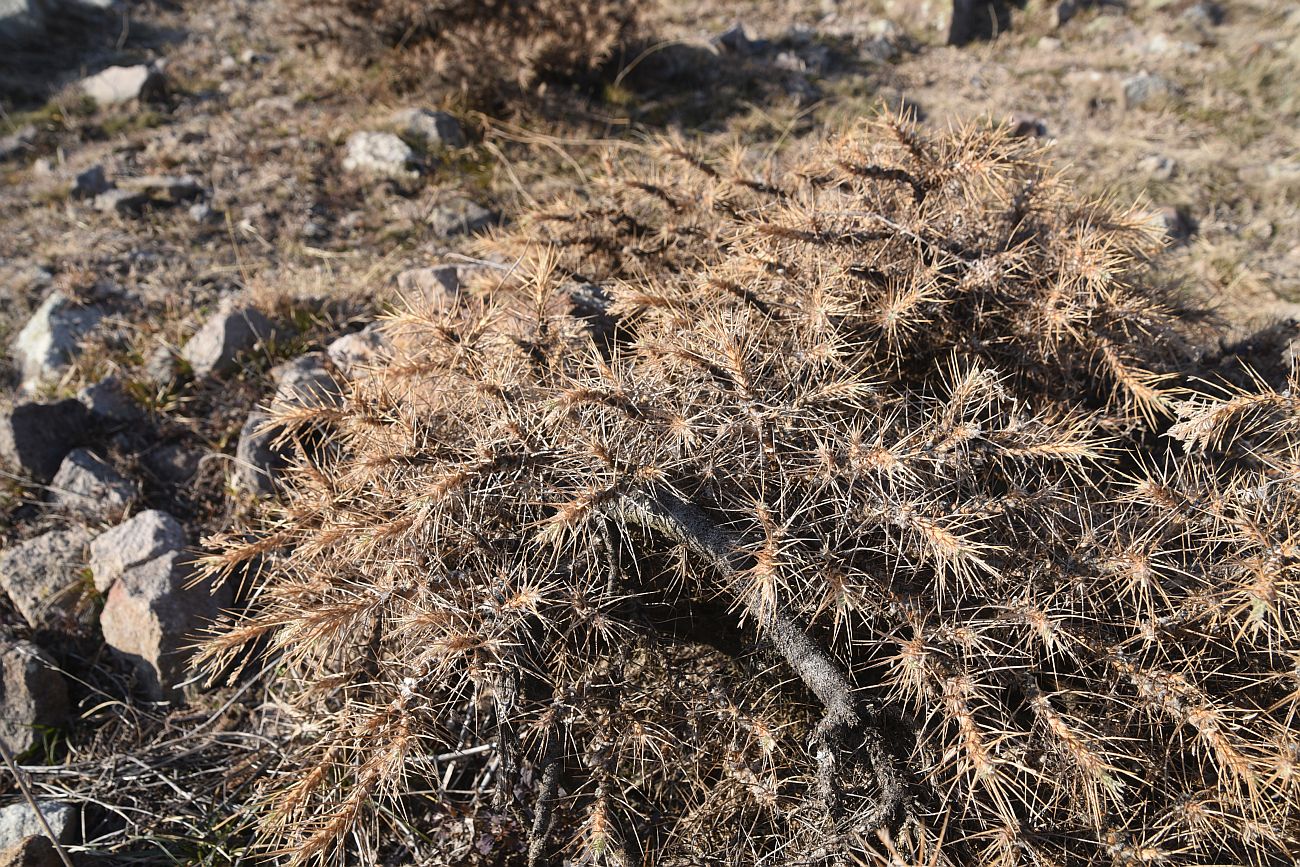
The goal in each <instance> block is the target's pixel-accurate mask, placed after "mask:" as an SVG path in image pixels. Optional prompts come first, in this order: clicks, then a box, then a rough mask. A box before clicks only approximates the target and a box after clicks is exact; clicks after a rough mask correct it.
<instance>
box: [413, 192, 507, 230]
mask: <svg viewBox="0 0 1300 867" xmlns="http://www.w3.org/2000/svg"><path fill="white" fill-rule="evenodd" d="M425 221H426V222H427V223H428V224H429V226H430V227H431V228H432V229H433V233H434V234H435V235H437V236H438V237H440V238H451V237H454V236H456V235H468V234H472V233H474V232H478V231H480V230H482V229H485V228H487V227H488V226H490V225H492V224H493V223H495V222H496V221H497V216H496V214H494V213H492V212H491V211H489V210H488V209H487V208H485V207H483V206H482V205H480V204H478V203H477V202H472V201H470V200H469V199H463V198H459V197H457V198H454V199H451V200H449V201H446V202H441V203H439V204H438V205H436V206H434V208H433V210H431V211H430V212H429V216H428V217H426V218H425Z"/></svg>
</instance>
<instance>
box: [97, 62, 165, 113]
mask: <svg viewBox="0 0 1300 867" xmlns="http://www.w3.org/2000/svg"><path fill="white" fill-rule="evenodd" d="M161 84H162V74H161V73H160V72H159V71H158V70H157V69H156V68H155V67H153V66H150V65H147V64H140V65H138V66H110V67H108V68H107V69H105V70H103V71H102V72H97V73H95V74H94V75H92V76H90V77H88V78H84V79H82V81H81V89H82V90H83V91H84V92H85V94H86V96H89V97H90V98H91V99H93V100H94V101H95V103H96V104H97V105H100V106H108V105H117V104H119V103H123V102H130V101H131V100H133V99H140V98H145V99H147V98H149V97H150V96H151V95H152V94H153V93H154V92H156V91H157V90H158V89H159V88H160V87H161Z"/></svg>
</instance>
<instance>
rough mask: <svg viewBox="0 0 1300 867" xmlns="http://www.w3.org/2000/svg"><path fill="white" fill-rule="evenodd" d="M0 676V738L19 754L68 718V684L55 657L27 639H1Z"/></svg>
mask: <svg viewBox="0 0 1300 867" xmlns="http://www.w3.org/2000/svg"><path fill="white" fill-rule="evenodd" d="M0 678H3V690H4V691H3V693H0V741H2V742H3V743H4V745H5V746H6V747H7V748H8V749H9V752H10V753H11V754H13V755H15V756H21V755H23V754H24V753H27V752H28V751H30V750H33V749H36V748H38V747H40V746H41V745H43V744H44V743H45V738H46V734H47V733H48V732H49V730H51V729H57V728H60V727H61V726H63V725H64V724H65V723H66V722H67V721H68V714H69V712H70V709H71V705H70V704H69V703H68V686H67V684H66V683H64V682H63V675H62V674H60V673H59V671H58V669H57V668H56V667H55V665H54V660H53V659H51V658H50V657H49V655H48V654H46V653H45V651H43V650H41V649H40V648H39V647H37V646H36V645H35V644H33V643H32V642H30V641H12V642H9V641H6V642H0Z"/></svg>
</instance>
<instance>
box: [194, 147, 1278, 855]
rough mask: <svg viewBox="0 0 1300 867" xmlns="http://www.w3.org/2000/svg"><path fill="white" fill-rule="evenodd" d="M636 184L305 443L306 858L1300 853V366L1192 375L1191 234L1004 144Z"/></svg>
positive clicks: (611, 181)
mask: <svg viewBox="0 0 1300 867" xmlns="http://www.w3.org/2000/svg"><path fill="white" fill-rule="evenodd" d="M611 165H612V168H611V172H610V174H609V176H608V177H606V178H605V179H603V180H599V181H596V182H593V184H592V186H591V187H590V188H588V189H584V190H582V191H580V192H578V193H575V194H574V195H573V198H572V200H569V201H560V202H556V203H552V205H551V206H550V207H549V208H548V209H546V210H544V211H538V212H536V213H533V214H531V215H528V216H527V217H526V218H525V219H523V220H521V221H520V222H519V223H518V225H517V227H516V228H514V229H512V230H510V232H509V234H506V235H503V236H501V237H497V238H495V239H493V240H492V242H491V252H492V253H494V255H496V256H498V257H504V259H505V260H506V261H512V262H515V263H516V265H515V267H514V268H513V269H512V270H510V271H509V272H501V273H499V274H494V275H493V276H491V277H490V278H484V279H483V280H482V281H481V282H480V284H478V285H477V286H476V287H475V290H474V291H467V292H466V293H465V294H464V296H463V297H462V299H461V303H459V304H458V305H456V306H454V307H451V308H438V309H418V308H417V309H410V310H406V311H404V312H402V313H400V314H398V315H395V316H394V317H393V318H392V320H391V321H390V322H389V323H388V329H387V333H388V335H389V338H390V340H391V341H392V344H393V349H392V353H391V357H390V358H388V359H387V360H386V361H385V363H384V364H383V365H381V366H380V367H378V368H376V369H375V370H373V371H371V372H370V373H369V374H368V375H367V376H364V377H362V378H361V379H359V380H358V381H357V382H356V383H355V384H354V385H353V387H352V389H351V392H350V395H349V397H348V400H347V403H346V405H345V406H342V407H337V406H336V407H328V408H317V409H299V410H295V411H293V412H292V413H290V414H289V415H288V416H286V417H285V418H283V419H282V420H281V421H282V422H283V424H284V425H285V429H286V430H287V431H288V432H289V433H288V434H286V436H288V437H290V438H291V439H292V438H295V437H300V438H301V441H302V442H303V443H304V447H303V448H302V449H301V450H300V456H299V460H298V463H297V466H296V469H295V470H294V473H293V484H292V485H291V490H290V492H289V495H288V497H287V501H286V503H285V504H284V505H283V506H281V507H280V509H279V511H278V512H277V513H275V514H273V515H269V516H267V518H266V521H265V523H264V524H263V525H262V526H260V527H259V528H256V529H255V531H254V533H253V534H252V537H251V541H250V539H249V537H242V538H240V539H230V540H227V542H226V543H225V546H224V549H223V550H222V551H221V552H220V553H219V554H217V555H215V556H214V557H213V559H212V561H211V563H210V566H211V568H213V569H215V570H223V569H224V570H234V569H237V568H247V569H250V570H252V572H253V573H254V575H255V579H254V584H255V587H256V594H255V599H254V603H253V607H252V609H251V611H250V613H249V614H248V616H247V617H246V618H245V619H244V620H242V621H241V622H238V623H235V624H232V625H231V626H230V627H229V629H228V630H227V631H225V632H224V633H223V634H221V635H218V636H216V637H214V638H213V639H212V641H211V643H210V644H209V645H208V650H207V652H208V655H209V657H210V658H211V660H212V662H213V664H214V665H223V664H226V663H228V662H229V661H230V660H231V659H234V658H236V657H237V656H238V654H240V653H241V652H243V651H244V649H245V648H246V646H248V645H250V644H254V643H257V644H259V645H264V646H265V647H266V648H268V650H267V651H266V652H269V653H270V654H272V655H273V656H274V657H275V659H276V661H277V664H278V667H279V668H278V670H279V671H281V672H282V674H281V675H280V676H279V677H280V681H281V688H282V689H283V690H284V692H285V694H286V695H287V696H290V697H292V699H293V700H294V702H295V703H296V704H297V706H298V708H299V709H300V711H301V713H302V714H303V719H304V726H303V732H304V733H303V737H302V740H301V745H300V748H299V752H298V756H299V760H300V762H301V766H302V768H303V769H304V771H303V772H301V773H290V774H287V775H285V776H284V777H273V778H271V779H270V781H269V784H268V798H269V801H268V808H267V811H266V813H265V815H264V824H263V830H264V832H265V834H266V837H267V839H268V841H270V842H271V843H274V844H276V845H280V846H283V848H284V851H286V852H293V858H292V859H291V860H293V861H295V862H301V863H306V862H313V863H316V862H323V861H326V860H331V859H332V858H334V857H336V856H337V855H338V853H339V852H340V851H342V850H343V849H346V848H349V847H356V846H358V845H362V846H369V845H372V844H373V841H376V840H379V839H383V837H384V834H383V833H382V832H381V831H380V830H379V829H381V828H383V827H385V826H386V824H397V825H400V824H402V823H403V822H411V823H414V824H420V823H424V824H425V827H433V826H435V825H437V824H438V823H439V822H452V821H453V819H452V817H453V816H456V815H464V813H465V811H466V810H474V811H476V812H474V813H473V815H474V816H476V817H477V818H476V819H475V822H476V823H477V824H476V830H477V832H478V833H480V834H482V835H486V836H484V837H481V838H480V839H486V840H488V841H489V845H487V848H486V849H483V848H482V847H479V848H475V847H474V846H467V848H466V850H465V852H464V853H462V855H463V858H462V857H461V856H456V857H457V858H460V859H461V860H462V861H463V862H464V863H471V861H472V859H473V858H481V859H485V860H488V861H500V862H506V863H508V862H512V861H515V862H518V863H527V864H531V865H536V864H546V863H552V861H553V860H558V859H559V858H560V857H566V858H570V859H573V860H574V861H575V862H582V863H597V864H605V863H608V864H628V865H630V864H634V863H657V864H701V863H735V864H742V863H743V864H795V863H807V864H822V863H825V864H842V863H881V864H928V865H939V864H951V865H966V864H989V865H994V864H996V865H1022V864H1023V865H1042V864H1060V865H1085V864H1089V865H1090V864H1098V865H1101V864H1107V865H1109V864H1135V865H1136V864H1149V863H1164V864H1211V863H1214V864H1228V863H1231V864H1289V863H1293V861H1294V857H1295V856H1294V854H1293V853H1294V852H1295V851H1297V847H1298V846H1300V841H1297V840H1296V833H1297V803H1298V802H1297V790H1296V785H1297V779H1296V775H1295V772H1294V771H1295V769H1296V767H1297V761H1298V760H1300V738H1298V737H1297V734H1296V727H1295V711H1296V707H1297V701H1298V700H1300V686H1298V677H1300V675H1298V674H1297V672H1298V671H1300V668H1298V665H1300V662H1298V661H1300V645H1298V644H1297V635H1296V627H1297V623H1296V610H1297V609H1296V603H1297V599H1296V578H1297V564H1298V563H1300V551H1298V549H1297V541H1296V540H1297V538H1300V534H1298V530H1300V527H1297V515H1298V514H1300V453H1298V451H1297V448H1298V446H1300V412H1297V410H1298V409H1300V407H1297V405H1296V404H1297V401H1296V398H1294V397H1293V396H1292V394H1293V392H1294V389H1295V387H1296V386H1297V385H1300V382H1297V377H1296V376H1295V375H1294V374H1293V375H1292V378H1291V381H1290V382H1289V383H1275V384H1274V386H1275V388H1272V387H1269V385H1268V384H1266V383H1256V387H1253V388H1250V389H1245V390H1232V389H1230V388H1229V387H1227V386H1226V385H1225V386H1221V387H1216V388H1215V389H1214V390H1212V391H1210V390H1206V389H1208V388H1209V387H1208V386H1203V387H1202V390H1201V391H1194V390H1192V389H1191V388H1190V386H1189V383H1190V382H1191V380H1190V378H1189V374H1190V373H1191V372H1192V371H1193V370H1194V367H1195V354H1194V352H1193V351H1192V347H1194V346H1195V345H1196V344H1197V340H1198V339H1199V334H1200V331H1201V329H1202V328H1203V325H1202V322H1201V318H1200V317H1199V316H1198V315H1197V314H1196V313H1195V312H1194V311H1191V310H1189V309H1186V308H1185V305H1184V304H1183V302H1182V300H1181V298H1180V296H1179V295H1178V294H1177V293H1176V292H1175V291H1174V290H1170V289H1167V288H1165V287H1163V286H1161V285H1160V284H1159V282H1158V281H1157V280H1155V279H1154V277H1153V275H1152V274H1151V273H1150V271H1149V270H1148V268H1147V266H1146V262H1147V260H1148V258H1149V256H1150V255H1151V253H1152V252H1153V251H1154V250H1155V249H1156V247H1157V241H1156V238H1155V236H1154V234H1153V232H1152V229H1151V226H1150V225H1149V224H1148V223H1147V222H1146V221H1145V220H1144V219H1143V218H1141V216H1140V215H1137V214H1133V213H1127V212H1123V211H1119V210H1116V209H1114V208H1112V207H1110V206H1107V205H1105V204H1102V203H1095V202H1084V201H1080V200H1078V199H1077V198H1076V197H1075V196H1074V195H1073V193H1072V192H1071V190H1070V189H1069V186H1068V183H1065V182H1063V181H1062V180H1061V179H1060V178H1058V177H1056V176H1054V175H1053V174H1052V173H1051V172H1050V170H1049V169H1048V168H1047V166H1046V163H1045V162H1044V159H1043V155H1042V154H1041V153H1039V152H1038V151H1037V150H1035V149H1034V148H1033V146H1032V145H1030V144H1027V143H1025V142H1024V141H1023V140H1019V139H1015V138H1012V137H1010V136H1009V135H1008V134H1007V133H1006V131H1004V130H999V129H987V128H969V129H964V130H958V131H955V132H952V133H949V134H944V135H925V134H922V133H921V132H920V131H918V130H917V129H915V128H913V127H911V126H908V125H906V124H902V123H897V122H889V121H886V122H880V123H874V124H870V125H866V126H864V127H862V128H860V129H857V130H855V131H853V132H852V133H850V134H848V135H845V136H844V137H842V138H840V139H837V140H833V141H829V142H824V143H820V144H818V145H816V146H814V147H811V148H810V149H809V150H808V151H807V152H805V153H801V154H798V155H796V156H795V157H793V158H791V159H789V160H787V161H783V162H781V163H775V162H770V161H768V162H764V161H760V160H758V159H757V158H756V157H755V156H754V155H751V154H749V153H746V152H743V151H740V152H736V153H733V154H723V155H721V156H718V157H710V156H708V155H704V154H701V153H698V152H696V151H695V150H693V149H692V148H691V147H690V146H688V145H686V144H685V143H683V142H680V141H671V140H670V141H665V142H663V143H661V144H660V145H659V146H658V147H657V148H655V149H652V150H650V151H647V152H638V153H636V154H634V155H624V156H622V157H619V158H618V159H613V158H612V159H611ZM593 299H595V300H593ZM322 431H323V432H324V433H325V435H324V436H321V432H322ZM309 433H310V436H308V434H309ZM358 841H362V842H360V843H359V842H358ZM484 852H487V853H488V854H487V855H484V854H483V853H484ZM473 853H477V854H473ZM442 854H443V855H444V857H450V856H448V853H446V852H444V853H442ZM453 860H455V859H453Z"/></svg>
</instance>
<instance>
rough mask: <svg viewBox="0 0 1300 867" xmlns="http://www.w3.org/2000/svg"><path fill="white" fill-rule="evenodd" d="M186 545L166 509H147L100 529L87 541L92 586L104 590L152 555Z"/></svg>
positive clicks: (178, 523)
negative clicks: (104, 530)
mask: <svg viewBox="0 0 1300 867" xmlns="http://www.w3.org/2000/svg"><path fill="white" fill-rule="evenodd" d="M184 547H185V528H184V527H182V526H181V522H180V521H178V520H176V519H175V518H173V517H172V516H171V515H169V514H167V513H166V512H162V511H159V510H157V509H149V510H148V511H144V512H141V513H139V514H138V515H136V516H135V517H133V518H131V520H129V521H126V522H124V523H122V524H118V525H117V526H116V527H114V528H113V529H111V530H108V531H106V532H103V533H101V534H99V535H98V536H96V537H95V540H94V541H93V542H91V543H90V572H91V576H92V577H93V579H94V581H95V589H96V590H98V591H99V592H100V593H107V592H108V589H109V588H110V587H112V586H113V582H114V581H116V580H117V579H118V578H120V577H122V574H123V573H124V572H126V571H127V570H128V569H133V568H135V567H136V566H139V565H141V564H143V563H146V562H148V561H149V560H152V559H154V558H155V557H161V556H162V555H163V554H166V553H168V552H170V551H179V550H181V549H182V548H184Z"/></svg>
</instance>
